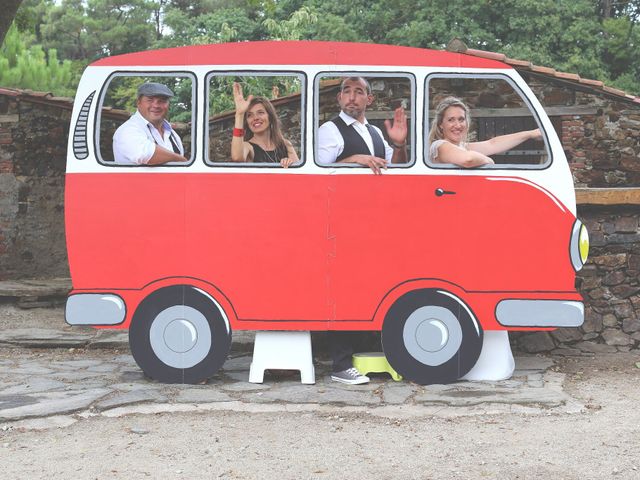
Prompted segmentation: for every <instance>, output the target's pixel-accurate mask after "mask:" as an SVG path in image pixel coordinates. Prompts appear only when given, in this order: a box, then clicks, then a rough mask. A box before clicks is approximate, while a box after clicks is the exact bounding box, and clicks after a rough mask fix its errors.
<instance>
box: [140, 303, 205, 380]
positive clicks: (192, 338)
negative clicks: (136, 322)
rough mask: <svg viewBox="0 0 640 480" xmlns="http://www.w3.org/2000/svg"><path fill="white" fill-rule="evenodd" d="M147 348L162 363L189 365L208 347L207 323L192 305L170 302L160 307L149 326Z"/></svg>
mask: <svg viewBox="0 0 640 480" xmlns="http://www.w3.org/2000/svg"><path fill="white" fill-rule="evenodd" d="M149 340H150V342H151V348H152V349H153V352H154V353H155V354H156V356H157V357H158V358H159V359H160V360H161V361H162V362H163V363H165V364H166V365H168V366H170V367H174V368H190V367H193V366H194V365H197V364H198V363H200V362H201V361H202V360H204V359H205V357H206V356H207V354H208V353H209V351H210V350H211V327H209V322H207V319H206V318H205V316H204V315H203V314H202V313H200V312H199V311H198V310H196V309H195V308H193V307H189V306H186V305H174V306H173V307H169V308H166V309H164V310H163V311H161V312H160V313H159V314H158V315H157V316H156V318H154V320H153V323H152V324H151V328H150V329H149Z"/></svg>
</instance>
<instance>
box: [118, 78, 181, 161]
mask: <svg viewBox="0 0 640 480" xmlns="http://www.w3.org/2000/svg"><path fill="white" fill-rule="evenodd" d="M171 97H173V92H172V91H171V90H170V89H169V88H168V87H167V86H166V85H162V84H161V83H153V82H148V83H143V84H142V85H140V87H139V88H138V101H137V107H138V110H137V111H136V113H134V114H133V115H132V116H131V118H129V120H127V121H126V122H124V123H123V124H122V125H120V127H118V129H117V130H116V133H114V134H113V156H114V158H115V161H116V163H118V164H122V165H161V164H164V163H169V162H188V161H189V160H188V159H187V158H185V157H184V147H183V146H182V141H181V140H180V136H179V135H178V134H177V133H176V132H175V131H174V130H173V129H172V128H171V124H170V123H169V122H168V121H167V119H166V117H167V113H168V112H169V99H170V98H171Z"/></svg>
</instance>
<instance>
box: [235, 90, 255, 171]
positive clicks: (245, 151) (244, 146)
mask: <svg viewBox="0 0 640 480" xmlns="http://www.w3.org/2000/svg"><path fill="white" fill-rule="evenodd" d="M252 98H253V95H249V97H248V98H247V99H246V100H245V98H244V95H243V94H242V85H240V84H239V83H237V82H234V84H233V101H234V103H235V105H236V117H235V123H234V127H235V128H240V129H242V127H243V126H244V114H245V112H246V111H247V109H248V108H249V102H250V101H251V99H252ZM252 159H253V147H252V146H251V145H250V144H249V142H245V141H244V137H236V136H235V135H234V136H232V137H231V161H233V162H250V161H251V160H252Z"/></svg>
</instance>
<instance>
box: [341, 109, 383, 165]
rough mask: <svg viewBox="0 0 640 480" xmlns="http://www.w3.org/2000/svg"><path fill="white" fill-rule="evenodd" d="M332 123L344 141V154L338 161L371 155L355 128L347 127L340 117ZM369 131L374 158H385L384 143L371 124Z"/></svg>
mask: <svg viewBox="0 0 640 480" xmlns="http://www.w3.org/2000/svg"><path fill="white" fill-rule="evenodd" d="M331 121H332V122H333V123H334V124H335V126H336V127H338V131H339V132H340V135H342V139H343V140H344V150H342V153H341V154H340V155H339V156H338V158H336V161H340V160H342V159H343V158H347V157H350V156H351V155H358V154H360V155H371V152H370V151H369V147H367V144H366V142H365V141H364V140H363V138H362V137H361V136H360V134H359V133H358V132H357V131H356V129H355V128H353V126H351V125H347V124H346V123H345V122H344V120H342V119H341V118H340V117H339V116H338V117H335V118H332V119H331ZM367 130H369V134H370V135H371V140H373V154H374V156H376V157H378V158H385V148H384V143H383V142H382V138H381V137H380V135H379V134H378V132H377V131H376V129H375V128H373V127H372V126H371V125H369V124H367Z"/></svg>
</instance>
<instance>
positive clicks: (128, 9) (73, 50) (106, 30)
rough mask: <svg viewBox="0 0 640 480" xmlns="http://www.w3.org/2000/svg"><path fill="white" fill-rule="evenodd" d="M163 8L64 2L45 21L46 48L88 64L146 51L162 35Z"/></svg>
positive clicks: (127, 0) (142, 3)
mask: <svg viewBox="0 0 640 480" xmlns="http://www.w3.org/2000/svg"><path fill="white" fill-rule="evenodd" d="M161 6H162V4H161V3H160V2H154V1H151V0H115V1H106V0H88V1H85V0H62V2H61V3H60V4H59V5H56V6H55V7H53V8H51V9H50V10H49V12H48V15H47V17H46V19H45V22H46V23H45V25H44V26H43V28H42V35H43V39H44V42H43V45H44V46H45V47H46V48H55V49H57V50H58V52H60V55H61V56H62V57H63V58H66V59H69V60H83V61H85V62H89V61H92V60H95V59H97V58H100V57H104V56H108V55H117V54H121V53H128V52H134V51H140V50H145V49H148V48H149V47H150V45H152V43H153V42H154V41H155V40H156V38H157V36H158V35H159V32H158V28H160V27H159V26H158V24H157V23H156V18H157V16H156V15H159V14H157V11H158V9H159V8H161Z"/></svg>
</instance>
